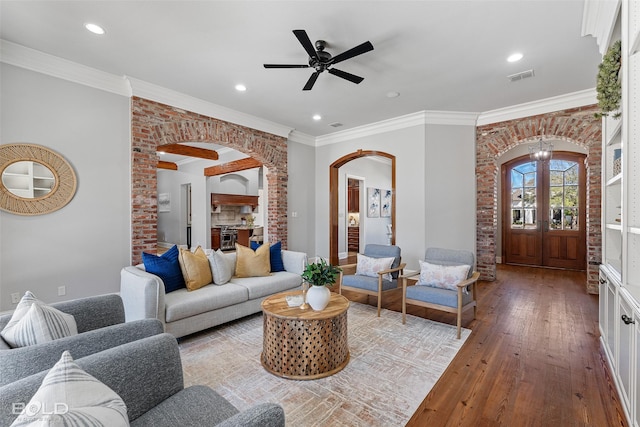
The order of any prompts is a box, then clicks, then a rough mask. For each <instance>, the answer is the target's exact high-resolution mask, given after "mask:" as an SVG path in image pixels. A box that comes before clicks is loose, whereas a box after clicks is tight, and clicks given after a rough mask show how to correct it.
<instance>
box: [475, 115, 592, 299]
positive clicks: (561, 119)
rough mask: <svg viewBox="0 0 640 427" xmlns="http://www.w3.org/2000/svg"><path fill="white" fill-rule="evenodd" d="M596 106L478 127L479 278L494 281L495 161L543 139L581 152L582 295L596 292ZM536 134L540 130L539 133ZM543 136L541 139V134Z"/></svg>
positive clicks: (497, 173)
mask: <svg viewBox="0 0 640 427" xmlns="http://www.w3.org/2000/svg"><path fill="white" fill-rule="evenodd" d="M598 111H599V109H598V107H597V106H596V105H589V106H584V107H578V108H572V109H567V110H561V111H555V112H552V113H546V114H541V115H537V116H531V117H524V118H518V119H514V120H508V121H504V122H497V123H492V124H488V125H481V126H478V127H477V129H476V133H477V136H476V188H477V190H476V191H477V196H476V200H477V203H476V218H477V224H476V230H477V231H476V233H477V235H476V251H477V260H478V266H477V269H478V271H479V272H480V277H481V279H483V280H495V278H496V248H497V235H498V221H497V217H498V203H497V199H498V197H497V196H498V181H499V178H498V177H499V175H500V167H499V164H498V158H499V157H500V156H502V155H503V154H504V153H506V152H507V151H509V150H511V149H513V148H515V147H517V146H520V145H523V144H530V143H531V142H532V141H534V140H538V139H539V138H541V137H543V138H544V139H545V140H548V139H557V140H562V141H568V142H571V143H573V144H575V145H578V146H579V147H582V148H583V149H584V150H585V152H586V153H587V157H586V161H585V162H586V175H587V176H586V185H587V195H586V199H587V200H586V203H587V205H586V209H587V214H586V221H587V225H586V232H587V284H586V288H587V292H589V293H598V267H599V264H600V261H601V259H602V242H601V238H602V237H601V235H602V233H601V231H600V226H601V217H600V212H601V198H600V193H601V191H600V189H601V153H602V119H598V118H596V117H595V116H594V114H595V113H596V112H598ZM541 129H542V130H544V131H543V132H541ZM541 133H542V134H541Z"/></svg>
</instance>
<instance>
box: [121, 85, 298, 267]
mask: <svg viewBox="0 0 640 427" xmlns="http://www.w3.org/2000/svg"><path fill="white" fill-rule="evenodd" d="M131 102H132V107H131V111H132V115H131V146H132V147H131V150H132V153H131V252H132V253H131V258H132V262H133V263H134V264H137V263H139V262H141V258H142V255H141V254H142V252H143V251H147V252H155V250H156V245H157V240H158V238H157V219H158V213H157V176H156V167H157V163H158V155H157V154H156V151H157V148H158V146H161V145H165V144H177V143H183V142H211V143H215V144H220V145H224V146H227V147H230V148H233V149H235V150H238V151H240V152H242V153H244V154H248V155H249V156H251V157H253V158H254V159H256V160H257V161H259V162H260V163H262V164H263V165H265V167H266V169H267V170H268V171H269V172H268V174H267V176H266V180H267V186H268V194H267V200H268V205H269V209H268V213H267V217H266V223H267V227H268V234H269V236H272V237H273V239H274V241H276V240H277V241H280V242H282V247H283V248H286V247H287V180H288V175H287V143H286V139H285V138H283V137H279V136H276V135H273V134H270V133H266V132H262V131H259V130H256V129H251V128H247V127H245V126H241V125H237V124H234V123H229V122H225V121H223V120H218V119H215V118H212V117H207V116H203V115H200V114H196V113H192V112H189V111H185V110H182V109H179V108H176V107H171V106H169V105H165V104H161V103H158V102H154V101H150V100H147V99H143V98H138V97H133V98H132V100H131Z"/></svg>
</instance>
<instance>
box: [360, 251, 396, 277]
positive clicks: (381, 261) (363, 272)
mask: <svg viewBox="0 0 640 427" xmlns="http://www.w3.org/2000/svg"><path fill="white" fill-rule="evenodd" d="M394 260H395V258H394V257H389V258H373V257H368V256H366V255H362V254H358V263H357V264H356V276H370V277H378V271H383V270H388V269H390V268H391V266H392V265H393V261H394ZM382 279H383V280H387V281H389V282H390V281H391V274H390V273H387V274H385V275H383V276H382Z"/></svg>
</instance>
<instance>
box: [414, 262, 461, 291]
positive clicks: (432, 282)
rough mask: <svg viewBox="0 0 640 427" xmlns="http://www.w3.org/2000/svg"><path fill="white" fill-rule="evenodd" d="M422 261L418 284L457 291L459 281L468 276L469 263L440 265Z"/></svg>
mask: <svg viewBox="0 0 640 427" xmlns="http://www.w3.org/2000/svg"><path fill="white" fill-rule="evenodd" d="M419 261H420V278H419V279H418V283H416V284H417V285H424V286H431V287H434V288H442V289H449V290H452V291H455V290H456V289H457V285H458V283H460V282H462V281H463V280H465V279H466V278H467V275H468V274H469V268H470V267H469V266H468V265H438V264H431V263H428V262H426V261H422V260H419Z"/></svg>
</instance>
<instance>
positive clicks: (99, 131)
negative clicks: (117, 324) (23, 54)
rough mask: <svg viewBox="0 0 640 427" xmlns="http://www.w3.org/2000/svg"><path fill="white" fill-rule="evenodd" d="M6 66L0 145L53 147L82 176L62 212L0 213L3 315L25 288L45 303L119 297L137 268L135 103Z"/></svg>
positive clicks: (1, 71) (0, 75) (1, 79)
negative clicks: (127, 271)
mask: <svg viewBox="0 0 640 427" xmlns="http://www.w3.org/2000/svg"><path fill="white" fill-rule="evenodd" d="M0 67H1V68H0V84H1V93H2V96H1V100H0V108H1V110H2V116H1V117H0V128H1V129H0V143H2V144H7V143H13V142H26V143H34V144H40V145H43V146H46V147H48V148H50V149H53V150H55V151H56V152H58V153H59V154H61V155H62V156H63V157H64V158H66V159H67V161H68V162H69V163H70V164H71V166H72V167H73V168H74V170H75V172H76V175H77V179H78V188H77V192H76V195H75V197H74V198H73V200H71V202H70V203H69V204H68V205H67V206H65V207H64V208H62V209H60V210H58V211H56V212H53V213H50V214H47V215H38V216H19V215H14V214H10V213H7V212H4V211H0V310H8V309H12V308H14V307H15V305H14V304H12V303H11V298H10V295H11V294H12V293H19V294H20V295H21V296H22V295H23V294H24V292H25V291H26V290H30V291H32V292H34V293H35V295H36V296H37V297H38V298H39V299H41V300H43V301H45V302H54V301H62V300H68V299H72V298H78V297H83V296H89V295H98V294H104V293H109V292H117V291H118V290H119V289H120V269H121V268H122V267H123V266H125V265H127V264H129V263H130V228H131V226H130V217H131V213H130V184H129V183H130V154H129V153H130V144H129V134H130V124H129V98H127V97H123V96H118V95H114V94H112V93H107V92H103V91H100V90H97V89H92V88H89V87H87V86H82V85H77V84H74V83H70V82H68V81H64V80H60V79H57V78H54V77H49V76H45V75H42V74H39V73H35V72H31V71H28V70H25V69H22V68H16V67H13V66H11V65H7V64H4V63H3V64H0ZM59 286H66V292H67V294H66V295H65V296H58V295H57V289H58V287H59Z"/></svg>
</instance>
